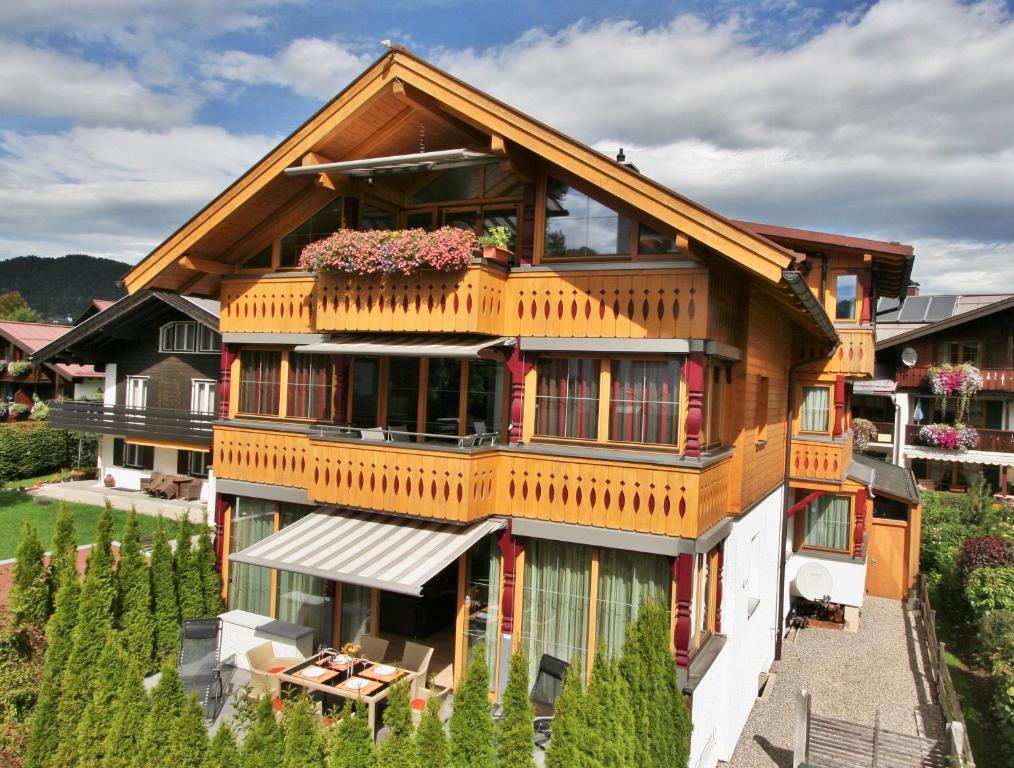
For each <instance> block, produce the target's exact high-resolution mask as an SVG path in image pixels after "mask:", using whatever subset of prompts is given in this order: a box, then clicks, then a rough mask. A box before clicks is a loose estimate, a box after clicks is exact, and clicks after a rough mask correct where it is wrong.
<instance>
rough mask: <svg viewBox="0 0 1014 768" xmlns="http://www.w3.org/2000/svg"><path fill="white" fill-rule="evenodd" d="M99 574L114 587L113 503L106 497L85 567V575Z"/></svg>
mask: <svg viewBox="0 0 1014 768" xmlns="http://www.w3.org/2000/svg"><path fill="white" fill-rule="evenodd" d="M92 575H94V576H97V577H98V578H101V579H102V580H103V581H105V582H106V584H107V585H108V586H109V587H111V588H113V589H114V594H115V584H116V582H115V575H114V573H113V505H112V504H110V502H109V499H106V505H105V506H104V507H103V508H102V512H101V513H100V514H99V521H98V523H97V524H96V526H95V543H94V544H92V551H91V553H90V554H89V555H88V565H87V567H86V568H85V577H86V578H87V577H89V576H92Z"/></svg>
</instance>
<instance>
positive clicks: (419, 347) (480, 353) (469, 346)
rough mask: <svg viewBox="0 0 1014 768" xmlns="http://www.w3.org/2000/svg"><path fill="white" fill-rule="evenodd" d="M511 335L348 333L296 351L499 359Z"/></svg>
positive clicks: (506, 350)
mask: <svg viewBox="0 0 1014 768" xmlns="http://www.w3.org/2000/svg"><path fill="white" fill-rule="evenodd" d="M515 341H516V340H515V339H514V338H513V337H511V336H502V337H500V338H490V337H489V336H471V335H466V336H447V335H444V336H436V335H429V336H423V335H418V334H416V335H400V336H399V335H393V334H380V333H378V334H358V335H353V334H348V335H343V336H332V337H331V338H330V339H328V340H327V341H322V342H318V343H314V344H303V345H302V346H298V347H296V351H297V352H306V353H309V354H311V355H313V354H317V355H388V356H391V357H456V358H462V359H479V358H487V359H489V358H493V359H495V358H498V357H502V355H503V354H504V353H506V352H509V351H510V350H511V348H512V347H513V346H514V344H515Z"/></svg>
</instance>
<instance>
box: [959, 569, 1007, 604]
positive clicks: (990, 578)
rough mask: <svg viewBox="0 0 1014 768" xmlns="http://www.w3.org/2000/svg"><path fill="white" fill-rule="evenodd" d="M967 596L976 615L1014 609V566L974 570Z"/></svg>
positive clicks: (967, 586)
mask: <svg viewBox="0 0 1014 768" xmlns="http://www.w3.org/2000/svg"><path fill="white" fill-rule="evenodd" d="M965 596H966V597H967V598H968V604H969V606H971V608H972V611H973V612H974V613H975V615H976V616H985V615H986V614H988V613H990V612H991V611H1014V566H1010V565H1008V566H1004V567H1002V568H980V569H979V570H977V571H972V574H971V575H970V576H969V577H968V583H967V584H966V585H965Z"/></svg>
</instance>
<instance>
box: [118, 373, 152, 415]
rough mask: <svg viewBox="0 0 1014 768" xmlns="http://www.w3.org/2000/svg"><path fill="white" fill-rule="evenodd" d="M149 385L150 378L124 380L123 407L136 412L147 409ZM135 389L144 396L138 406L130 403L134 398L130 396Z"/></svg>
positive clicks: (135, 377)
mask: <svg viewBox="0 0 1014 768" xmlns="http://www.w3.org/2000/svg"><path fill="white" fill-rule="evenodd" d="M150 383H151V376H127V377H126V378H125V379H124V389H123V405H124V406H125V407H127V408H131V409H133V410H137V411H143V410H145V409H146V408H147V407H148V394H149V390H150V387H149V386H148V385H149V384H150ZM135 385H138V386H135ZM135 389H138V390H140V391H141V392H142V394H143V395H144V396H143V398H142V399H143V400H144V402H143V403H141V404H140V405H138V404H137V403H135V402H132V401H133V399H134V398H133V397H132V396H131V394H132V393H133V392H134V391H135Z"/></svg>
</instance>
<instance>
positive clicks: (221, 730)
mask: <svg viewBox="0 0 1014 768" xmlns="http://www.w3.org/2000/svg"><path fill="white" fill-rule="evenodd" d="M204 765H205V768H243V761H242V758H240V756H239V747H237V746H236V735H235V734H234V733H233V732H232V726H230V725H229V724H228V723H222V724H221V725H220V726H218V730H217V731H216V732H215V737H214V738H213V739H212V740H211V747H210V748H209V749H208V757H207V758H206V759H205V761H204Z"/></svg>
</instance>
